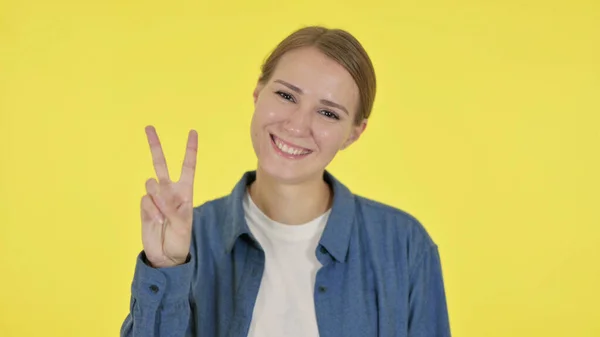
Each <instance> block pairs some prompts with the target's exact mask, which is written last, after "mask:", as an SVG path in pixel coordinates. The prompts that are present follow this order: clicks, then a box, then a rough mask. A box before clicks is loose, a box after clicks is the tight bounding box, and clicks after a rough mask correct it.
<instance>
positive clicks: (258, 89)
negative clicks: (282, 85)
mask: <svg viewBox="0 0 600 337" xmlns="http://www.w3.org/2000/svg"><path fill="white" fill-rule="evenodd" d="M264 87H265V86H264V84H262V83H260V82H258V83H256V88H254V92H253V93H252V97H254V104H256V101H257V100H258V95H260V92H261V91H262V89H263V88H264Z"/></svg>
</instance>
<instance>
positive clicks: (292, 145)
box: [269, 133, 313, 159]
mask: <svg viewBox="0 0 600 337" xmlns="http://www.w3.org/2000/svg"><path fill="white" fill-rule="evenodd" d="M269 136H270V138H271V145H272V146H273V149H274V150H275V152H277V154H278V155H280V156H282V157H284V158H288V159H302V158H304V157H306V156H308V155H310V154H311V153H312V152H313V151H312V150H310V149H307V148H305V147H302V146H297V145H295V144H292V143H290V142H286V141H285V140H283V139H281V138H279V137H277V136H275V135H274V134H272V133H270V134H269ZM275 138H277V139H278V140H279V141H281V142H282V143H284V144H286V145H287V146H290V147H294V148H296V149H302V150H305V151H310V152H309V153H307V154H300V155H298V154H297V155H294V154H289V153H287V152H283V151H281V150H280V149H279V147H277V144H275Z"/></svg>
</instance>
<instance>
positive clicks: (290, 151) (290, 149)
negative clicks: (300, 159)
mask: <svg viewBox="0 0 600 337" xmlns="http://www.w3.org/2000/svg"><path fill="white" fill-rule="evenodd" d="M275 145H277V147H278V148H279V149H280V150H281V151H283V152H285V153H288V154H291V155H300V154H307V153H309V152H310V151H304V150H301V149H296V148H293V147H290V146H287V145H286V144H284V143H283V142H282V141H280V140H279V138H275Z"/></svg>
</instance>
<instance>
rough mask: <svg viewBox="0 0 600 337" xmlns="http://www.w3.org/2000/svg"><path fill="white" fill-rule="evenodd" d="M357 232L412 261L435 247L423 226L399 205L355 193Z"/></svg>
mask: <svg viewBox="0 0 600 337" xmlns="http://www.w3.org/2000/svg"><path fill="white" fill-rule="evenodd" d="M354 198H355V205H356V222H357V225H358V227H359V231H360V232H363V233H366V234H367V235H368V236H369V237H370V238H371V240H372V241H375V242H378V243H380V245H382V246H384V247H388V248H390V249H393V250H401V251H403V252H404V253H406V254H407V258H409V259H411V260H413V259H416V258H418V257H419V256H420V255H422V254H424V253H427V252H429V251H431V250H432V249H437V245H436V243H435V241H434V239H433V237H432V236H431V235H430V233H429V232H428V230H427V228H426V226H425V225H424V224H423V223H422V222H421V221H420V220H419V219H417V217H415V216H414V215H413V214H411V213H409V212H408V211H406V210H403V209H401V208H399V207H396V206H392V205H390V204H386V203H383V202H380V201H377V200H373V199H370V198H366V197H364V196H360V195H354Z"/></svg>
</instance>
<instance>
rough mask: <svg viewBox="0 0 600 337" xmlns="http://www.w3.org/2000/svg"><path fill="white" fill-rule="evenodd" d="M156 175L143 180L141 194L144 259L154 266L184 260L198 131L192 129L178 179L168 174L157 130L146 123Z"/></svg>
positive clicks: (189, 222)
mask: <svg viewBox="0 0 600 337" xmlns="http://www.w3.org/2000/svg"><path fill="white" fill-rule="evenodd" d="M146 135H147V137H148V144H149V145H150V151H151V152H152V162H153V164H154V170H155V172H156V177H157V178H158V181H157V180H156V179H153V178H152V179H148V180H147V181H146V193H147V194H146V195H144V196H143V197H142V202H141V216H142V243H143V246H144V253H145V254H146V259H147V260H148V262H149V263H150V264H151V265H152V267H155V268H163V267H171V266H176V265H180V264H183V263H185V261H186V259H187V257H188V255H189V251H190V243H191V241H190V240H191V237H192V220H193V211H194V206H193V201H192V198H193V189H194V175H195V173H196V157H197V154H198V134H197V133H196V131H194V130H191V131H190V133H189V136H188V141H187V149H186V151H185V158H184V160H183V167H182V169H181V177H180V178H179V181H177V182H173V181H171V179H170V178H169V170H168V169H167V163H166V160H165V156H164V153H163V150H162V146H161V145H160V140H159V139H158V135H157V134H156V130H155V129H154V127H152V126H147V127H146Z"/></svg>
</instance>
